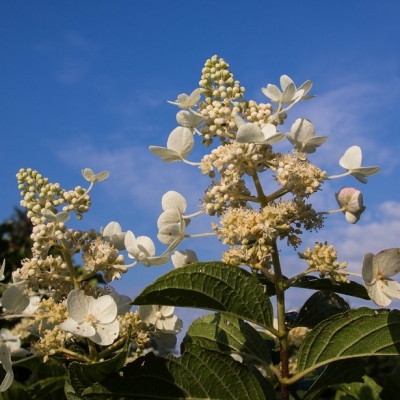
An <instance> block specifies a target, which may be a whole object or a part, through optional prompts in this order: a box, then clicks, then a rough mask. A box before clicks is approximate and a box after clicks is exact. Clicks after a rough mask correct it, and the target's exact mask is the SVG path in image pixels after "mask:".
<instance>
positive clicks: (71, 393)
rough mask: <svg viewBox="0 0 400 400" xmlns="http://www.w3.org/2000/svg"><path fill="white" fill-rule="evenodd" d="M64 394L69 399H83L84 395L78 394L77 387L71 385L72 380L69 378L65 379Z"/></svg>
mask: <svg viewBox="0 0 400 400" xmlns="http://www.w3.org/2000/svg"><path fill="white" fill-rule="evenodd" d="M64 394H65V397H66V398H67V400H82V399H83V397H81V396H78V395H77V394H76V392H75V389H74V388H73V386H72V385H71V382H69V381H68V380H66V381H65V385H64Z"/></svg>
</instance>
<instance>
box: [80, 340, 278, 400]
mask: <svg viewBox="0 0 400 400" xmlns="http://www.w3.org/2000/svg"><path fill="white" fill-rule="evenodd" d="M84 395H85V397H86V396H87V397H94V398H96V399H99V398H104V397H111V395H112V396H113V398H119V397H122V398H125V399H141V400H144V399H152V400H154V399H162V400H173V399H175V400H176V399H191V400H193V399H219V400H225V399H226V400H228V399H229V400H265V399H266V398H271V399H273V398H275V396H274V392H266V391H263V390H262V388H261V386H260V385H259V383H258V381H257V379H256V378H255V376H254V375H253V374H252V373H251V372H250V371H249V370H248V368H247V367H246V366H245V365H243V364H241V363H239V362H237V361H235V360H234V359H233V358H232V357H230V356H227V355H224V354H222V353H219V352H215V351H210V350H206V349H202V348H200V347H198V346H193V345H192V346H189V345H187V346H186V349H185V353H184V354H183V356H181V357H179V358H175V357H173V356H171V355H169V356H168V357H167V358H158V357H155V356H154V355H153V354H147V355H146V356H144V357H140V358H138V359H137V360H135V361H134V362H132V363H130V364H127V365H126V366H125V367H124V368H123V369H122V370H121V376H120V375H117V374H114V375H113V376H109V377H107V379H105V380H104V381H103V382H101V383H98V384H96V385H93V386H92V387H91V388H89V389H87V390H86V391H85V392H84ZM268 396H270V397H268ZM271 396H272V397H271Z"/></svg>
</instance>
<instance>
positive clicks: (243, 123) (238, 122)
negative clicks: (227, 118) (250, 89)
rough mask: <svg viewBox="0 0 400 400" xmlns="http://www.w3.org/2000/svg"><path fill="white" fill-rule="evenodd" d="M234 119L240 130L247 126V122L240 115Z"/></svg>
mask: <svg viewBox="0 0 400 400" xmlns="http://www.w3.org/2000/svg"><path fill="white" fill-rule="evenodd" d="M233 118H234V120H235V123H236V126H237V127H238V128H240V127H241V126H242V125H246V121H245V120H244V119H243V118H242V117H239V115H237V114H236V115H235V116H234V117H233Z"/></svg>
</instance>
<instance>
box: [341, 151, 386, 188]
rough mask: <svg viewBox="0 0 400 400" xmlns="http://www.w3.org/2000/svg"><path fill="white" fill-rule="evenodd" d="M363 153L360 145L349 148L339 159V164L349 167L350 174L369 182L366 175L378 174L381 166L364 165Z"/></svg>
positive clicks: (361, 180) (348, 172) (363, 181)
mask: <svg viewBox="0 0 400 400" xmlns="http://www.w3.org/2000/svg"><path fill="white" fill-rule="evenodd" d="M361 161H362V153H361V149H360V148H359V147H358V146H352V147H350V148H348V149H347V150H346V151H345V153H344V154H343V156H342V158H341V159H340V160H339V165H340V166H341V167H343V168H345V169H347V174H348V175H353V176H354V177H355V178H356V179H357V180H359V181H360V182H362V183H367V179H366V178H365V177H366V176H371V175H374V174H376V173H377V172H378V171H379V170H380V168H379V167H362V166H361Z"/></svg>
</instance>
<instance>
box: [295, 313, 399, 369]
mask: <svg viewBox="0 0 400 400" xmlns="http://www.w3.org/2000/svg"><path fill="white" fill-rule="evenodd" d="M399 351H400V311H398V310H393V311H390V310H372V309H369V308H366V307H363V308H359V309H356V310H349V311H346V312H345V313H342V314H337V315H334V316H333V317H331V318H329V319H327V320H325V321H323V322H321V323H320V324H318V325H317V326H316V327H315V328H314V329H313V330H312V331H311V332H310V333H309V334H308V335H307V336H306V337H305V339H304V341H303V343H302V345H301V346H300V349H299V353H298V364H297V368H298V372H299V373H302V375H304V374H305V373H307V372H308V371H311V370H313V369H315V368H318V367H320V366H322V365H325V364H328V363H331V362H333V361H338V360H343V359H347V358H353V357H362V356H372V355H398V354H399Z"/></svg>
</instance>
